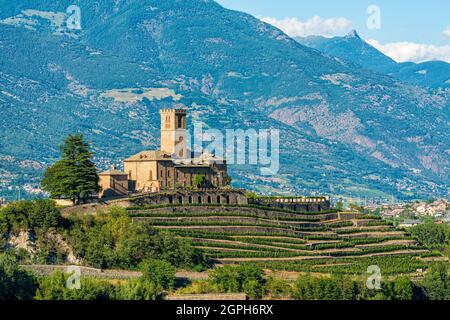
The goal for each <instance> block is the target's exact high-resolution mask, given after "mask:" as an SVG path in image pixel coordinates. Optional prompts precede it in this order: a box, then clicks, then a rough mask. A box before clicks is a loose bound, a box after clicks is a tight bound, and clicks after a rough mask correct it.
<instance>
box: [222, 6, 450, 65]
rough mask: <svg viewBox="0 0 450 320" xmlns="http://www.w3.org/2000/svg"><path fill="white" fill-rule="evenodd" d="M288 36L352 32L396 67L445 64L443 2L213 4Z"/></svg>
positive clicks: (448, 11)
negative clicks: (247, 14)
mask: <svg viewBox="0 0 450 320" xmlns="http://www.w3.org/2000/svg"><path fill="white" fill-rule="evenodd" d="M217 1H218V2H219V3H220V4H221V5H222V6H224V7H225V8H229V9H233V10H239V11H243V12H246V13H249V14H251V15H253V16H255V17H257V18H260V19H262V20H264V21H265V22H268V23H271V24H273V25H275V26H276V27H278V28H280V29H282V30H283V31H284V32H286V33H287V34H289V35H290V36H308V35H322V36H326V37H332V36H343V35H345V34H347V33H348V32H349V31H350V30H352V29H356V30H357V32H358V34H359V35H360V36H361V38H363V39H364V40H366V41H367V42H368V43H370V44H372V45H373V46H375V47H376V48H377V49H379V50H381V51H382V52H384V53H385V54H387V55H388V56H390V57H391V58H393V59H394V60H396V61H398V62H405V61H412V62H423V61H430V60H444V61H447V62H450V1H449V0H426V1H424V0H421V1H418V0H409V1H407V0H394V1H393V0H371V1H367V0H342V1H336V0H313V1H310V0H217Z"/></svg>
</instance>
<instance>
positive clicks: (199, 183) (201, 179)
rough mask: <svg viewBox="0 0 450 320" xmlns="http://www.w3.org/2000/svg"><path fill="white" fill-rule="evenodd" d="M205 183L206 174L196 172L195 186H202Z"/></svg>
mask: <svg viewBox="0 0 450 320" xmlns="http://www.w3.org/2000/svg"><path fill="white" fill-rule="evenodd" d="M205 183H206V177H205V175H203V174H196V175H195V176H194V181H193V184H194V186H195V187H196V188H202V187H204V185H205Z"/></svg>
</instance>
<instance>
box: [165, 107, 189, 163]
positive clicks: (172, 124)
mask: <svg viewBox="0 0 450 320" xmlns="http://www.w3.org/2000/svg"><path fill="white" fill-rule="evenodd" d="M160 115H161V151H164V152H167V153H169V154H171V155H173V154H174V155H176V156H177V157H178V158H187V157H188V155H187V144H186V139H187V137H186V110H182V109H162V110H161V111H160Z"/></svg>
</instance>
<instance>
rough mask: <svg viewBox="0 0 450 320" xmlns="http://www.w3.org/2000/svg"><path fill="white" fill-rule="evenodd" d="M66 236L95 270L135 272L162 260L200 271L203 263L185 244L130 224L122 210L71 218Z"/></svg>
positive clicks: (182, 241) (137, 224)
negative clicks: (148, 261)
mask: <svg viewBox="0 0 450 320" xmlns="http://www.w3.org/2000/svg"><path fill="white" fill-rule="evenodd" d="M72 223H73V227H72V228H71V229H70V230H69V232H68V238H69V241H70V243H71V245H72V247H73V248H74V251H75V254H76V255H77V256H79V257H81V258H82V259H83V260H85V261H86V262H87V263H89V264H90V265H92V266H94V267H99V268H125V269H129V268H136V267H137V266H138V265H139V264H140V263H141V262H142V261H143V260H145V259H161V260H166V261H168V262H170V263H171V264H172V265H174V266H176V267H179V268H187V269H193V268H198V269H202V268H203V267H205V266H206V261H205V259H204V257H203V256H202V254H201V253H200V252H199V251H198V250H197V249H195V248H194V247H192V246H191V245H190V243H189V242H188V241H187V240H183V239H177V238H175V237H174V236H173V235H171V234H169V233H165V232H161V231H158V230H156V229H154V228H153V227H152V226H151V225H150V224H148V223H145V222H144V223H133V221H132V220H131V219H130V217H128V216H127V213H126V211H125V210H124V209H121V208H113V209H111V210H110V211H108V212H103V213H102V212H99V213H98V214H97V215H96V216H95V217H84V218H82V219H78V218H72Z"/></svg>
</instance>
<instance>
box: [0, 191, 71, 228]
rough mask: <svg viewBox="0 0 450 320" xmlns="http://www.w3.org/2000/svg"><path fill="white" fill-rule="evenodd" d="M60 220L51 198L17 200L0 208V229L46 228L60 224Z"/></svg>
mask: <svg viewBox="0 0 450 320" xmlns="http://www.w3.org/2000/svg"><path fill="white" fill-rule="evenodd" d="M62 220H63V219H62V217H61V214H60V212H59V210H58V208H57V207H56V204H55V202H54V201H52V200H43V199H38V200H33V201H17V202H12V203H10V204H8V205H7V206H6V207H4V208H2V209H1V210H0V231H1V232H8V231H12V232H14V233H16V232H18V231H21V230H33V231H36V230H38V229H42V230H48V229H50V228H57V227H59V226H61V223H62Z"/></svg>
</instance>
